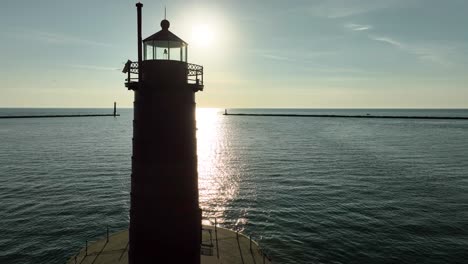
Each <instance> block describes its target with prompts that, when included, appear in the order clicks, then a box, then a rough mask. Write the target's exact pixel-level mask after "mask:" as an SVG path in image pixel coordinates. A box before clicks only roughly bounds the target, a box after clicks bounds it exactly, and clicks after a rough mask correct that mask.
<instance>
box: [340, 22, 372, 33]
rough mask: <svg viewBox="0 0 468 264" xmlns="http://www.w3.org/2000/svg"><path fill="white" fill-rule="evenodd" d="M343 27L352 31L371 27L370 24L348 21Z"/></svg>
mask: <svg viewBox="0 0 468 264" xmlns="http://www.w3.org/2000/svg"><path fill="white" fill-rule="evenodd" d="M345 28H347V29H350V30H353V31H365V30H370V29H372V26H371V25H360V24H353V23H348V24H345Z"/></svg>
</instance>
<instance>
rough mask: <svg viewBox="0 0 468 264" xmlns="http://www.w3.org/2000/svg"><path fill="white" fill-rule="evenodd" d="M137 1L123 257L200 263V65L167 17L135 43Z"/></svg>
mask: <svg viewBox="0 0 468 264" xmlns="http://www.w3.org/2000/svg"><path fill="white" fill-rule="evenodd" d="M136 6H137V10H138V63H136V62H131V61H128V62H127V64H126V65H125V68H124V72H125V73H127V74H128V78H127V82H126V86H127V88H128V89H129V90H133V91H134V92H135V101H134V121H133V156H132V175H131V206H130V228H129V263H131V264H142V263H173V261H174V257H176V258H177V263H200V234H201V210H200V208H199V205H198V173H197V146H196V121H195V92H197V91H201V90H203V67H202V66H199V65H194V64H190V63H187V43H186V42H184V41H183V40H182V39H180V38H179V37H177V36H176V35H174V34H173V33H171V32H170V31H169V26H170V24H169V21H167V20H166V19H164V20H163V21H161V28H162V29H161V30H160V31H159V32H157V33H155V34H153V35H151V36H150V37H148V38H146V39H145V40H143V41H142V38H141V8H142V6H143V5H142V4H141V3H138V4H137V5H136ZM142 46H143V47H142ZM142 49H143V50H142ZM136 74H138V78H136V77H135V78H132V77H133V76H135V75H136Z"/></svg>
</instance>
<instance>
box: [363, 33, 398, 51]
mask: <svg viewBox="0 0 468 264" xmlns="http://www.w3.org/2000/svg"><path fill="white" fill-rule="evenodd" d="M370 38H371V39H373V40H375V41H380V42H383V43H386V44H390V45H392V46H395V47H397V48H401V49H405V45H403V44H402V43H401V42H399V41H396V40H394V39H392V38H389V37H375V36H370Z"/></svg>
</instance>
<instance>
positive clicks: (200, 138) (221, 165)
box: [196, 108, 239, 224]
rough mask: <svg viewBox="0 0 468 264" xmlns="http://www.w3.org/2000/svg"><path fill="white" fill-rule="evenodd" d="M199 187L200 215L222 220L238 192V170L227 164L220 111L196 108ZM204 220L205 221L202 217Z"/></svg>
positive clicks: (219, 221)
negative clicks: (201, 211)
mask: <svg viewBox="0 0 468 264" xmlns="http://www.w3.org/2000/svg"><path fill="white" fill-rule="evenodd" d="M196 116H197V148H198V149H197V152H198V188H199V192H200V207H201V209H202V210H203V217H205V218H209V219H210V220H213V219H214V218H217V221H218V223H221V224H222V223H224V221H225V220H226V219H225V212H226V209H227V206H228V204H229V202H230V201H232V200H233V199H234V198H235V197H236V196H237V194H238V190H239V186H238V181H237V180H236V179H235V176H234V175H236V174H237V173H236V172H235V171H234V169H233V168H232V167H231V166H228V164H226V163H227V162H228V159H229V157H230V155H229V149H228V147H229V146H228V142H227V140H226V138H227V137H226V132H227V131H226V124H225V122H224V121H223V118H224V117H223V115H222V111H221V110H220V109H214V108H197V111H196ZM205 222H206V221H205Z"/></svg>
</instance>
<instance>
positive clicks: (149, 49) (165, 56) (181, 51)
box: [144, 41, 187, 62]
mask: <svg viewBox="0 0 468 264" xmlns="http://www.w3.org/2000/svg"><path fill="white" fill-rule="evenodd" d="M186 53H187V45H186V44H185V43H183V42H178V41H147V42H145V43H144V60H174V61H184V62H186V61H187V54H186Z"/></svg>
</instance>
